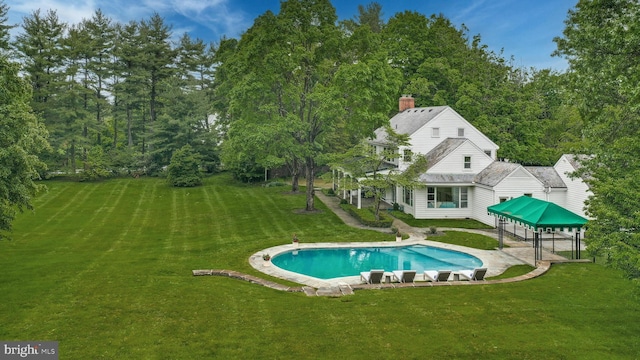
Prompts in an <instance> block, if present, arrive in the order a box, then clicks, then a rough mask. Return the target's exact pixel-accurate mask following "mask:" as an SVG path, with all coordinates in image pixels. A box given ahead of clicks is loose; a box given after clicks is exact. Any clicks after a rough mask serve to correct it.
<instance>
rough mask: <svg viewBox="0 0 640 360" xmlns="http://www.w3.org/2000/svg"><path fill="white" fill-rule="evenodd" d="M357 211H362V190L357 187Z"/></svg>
mask: <svg viewBox="0 0 640 360" xmlns="http://www.w3.org/2000/svg"><path fill="white" fill-rule="evenodd" d="M358 209H362V188H361V187H360V186H358Z"/></svg>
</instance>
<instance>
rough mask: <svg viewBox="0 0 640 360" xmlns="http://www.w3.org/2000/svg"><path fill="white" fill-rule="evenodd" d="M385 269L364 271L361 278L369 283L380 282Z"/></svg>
mask: <svg viewBox="0 0 640 360" xmlns="http://www.w3.org/2000/svg"><path fill="white" fill-rule="evenodd" d="M383 275H384V270H371V271H363V272H361V273H360V279H361V280H362V281H364V282H365V283H367V284H380V282H382V276H383Z"/></svg>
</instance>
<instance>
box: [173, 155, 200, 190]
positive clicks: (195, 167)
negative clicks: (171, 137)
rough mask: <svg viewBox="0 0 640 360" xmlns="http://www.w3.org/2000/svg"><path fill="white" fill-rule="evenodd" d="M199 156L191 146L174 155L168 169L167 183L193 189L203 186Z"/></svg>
mask: <svg viewBox="0 0 640 360" xmlns="http://www.w3.org/2000/svg"><path fill="white" fill-rule="evenodd" d="M199 164H200V160H199V159H198V154H196V153H195V152H194V151H193V148H191V146H190V145H185V146H183V147H182V148H180V150H177V151H176V152H175V153H173V156H172V157H171V163H170V164H169V167H168V168H167V181H169V183H170V184H171V185H173V186H178V187H193V186H198V185H200V184H202V175H201V174H200V169H199Z"/></svg>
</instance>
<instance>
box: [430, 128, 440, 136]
mask: <svg viewBox="0 0 640 360" xmlns="http://www.w3.org/2000/svg"><path fill="white" fill-rule="evenodd" d="M431 137H435V138H437V137H440V128H432V129H431Z"/></svg>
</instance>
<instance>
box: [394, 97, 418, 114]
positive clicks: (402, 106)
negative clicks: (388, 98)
mask: <svg viewBox="0 0 640 360" xmlns="http://www.w3.org/2000/svg"><path fill="white" fill-rule="evenodd" d="M414 107H416V104H415V101H414V98H413V97H411V95H402V97H400V101H399V104H398V109H399V110H398V111H399V112H403V111H405V110H407V109H413V108H414Z"/></svg>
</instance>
